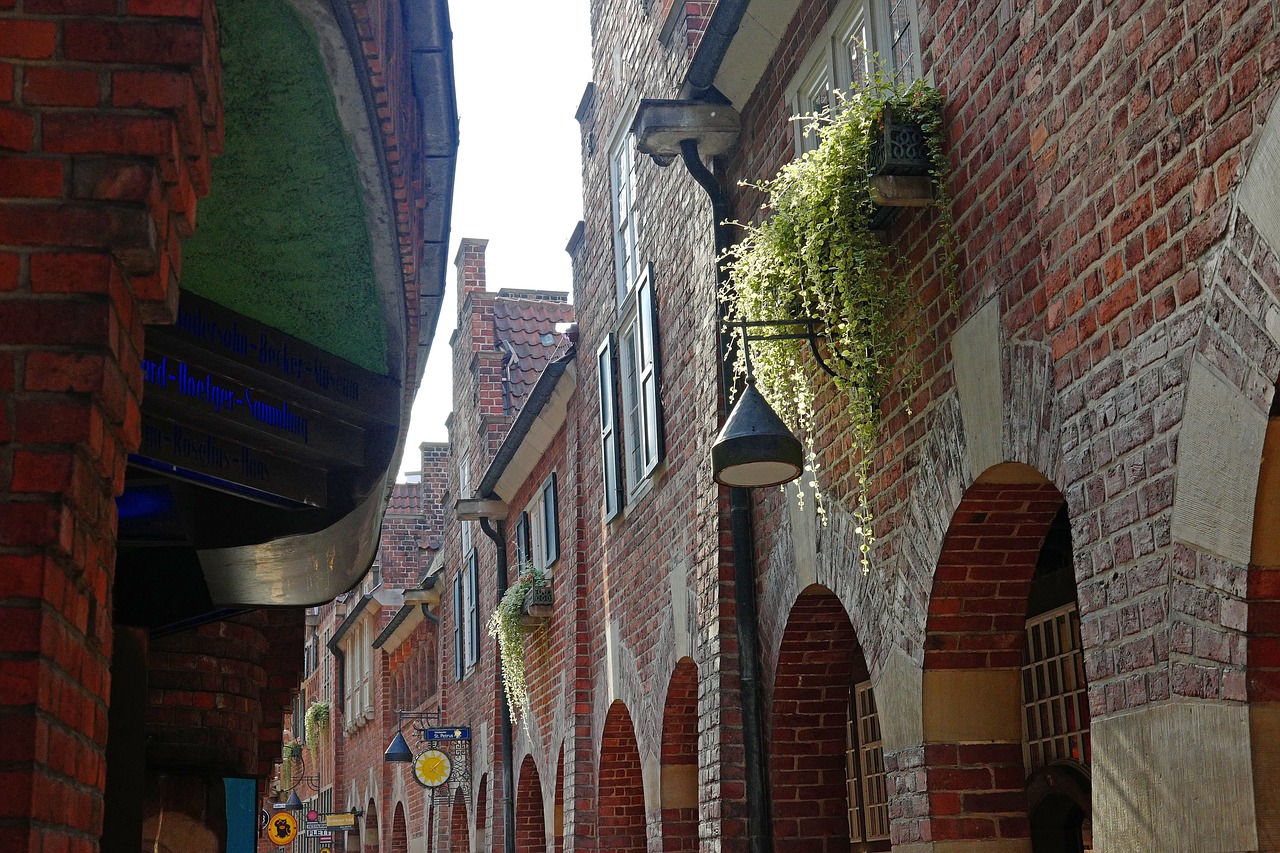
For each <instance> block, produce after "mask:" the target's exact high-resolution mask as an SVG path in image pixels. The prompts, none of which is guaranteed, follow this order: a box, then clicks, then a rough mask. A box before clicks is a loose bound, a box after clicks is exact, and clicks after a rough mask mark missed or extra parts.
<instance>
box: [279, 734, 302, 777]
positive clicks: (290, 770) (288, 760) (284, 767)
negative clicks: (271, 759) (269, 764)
mask: <svg viewBox="0 0 1280 853" xmlns="http://www.w3.org/2000/svg"><path fill="white" fill-rule="evenodd" d="M280 759H281V760H280V787H281V789H288V788H292V787H293V777H294V775H295V774H294V770H295V769H296V768H298V767H300V766H301V765H302V744H300V743H298V742H297V741H296V740H291V741H286V742H285V744H284V745H283V746H282V747H281V748H280Z"/></svg>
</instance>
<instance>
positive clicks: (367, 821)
mask: <svg viewBox="0 0 1280 853" xmlns="http://www.w3.org/2000/svg"><path fill="white" fill-rule="evenodd" d="M379 838H380V834H379V832H378V805H377V803H375V802H374V801H373V800H370V801H369V805H367V806H365V809H364V848H363V849H364V851H365V853H379V851H381V849H382V848H381V847H380V846H379V844H380V842H379Z"/></svg>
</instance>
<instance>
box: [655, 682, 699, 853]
mask: <svg viewBox="0 0 1280 853" xmlns="http://www.w3.org/2000/svg"><path fill="white" fill-rule="evenodd" d="M662 766H663V768H664V769H667V770H670V769H685V768H688V769H691V770H692V769H694V768H696V767H697V766H698V668H697V666H695V665H694V663H693V661H692V660H690V659H689V658H682V659H681V660H680V662H679V663H677V664H676V668H675V672H673V673H672V674H671V681H670V682H668V684H667V698H666V702H665V707H664V709H663V716H662ZM663 787H664V788H665V787H666V780H665V776H664V782H663ZM662 849H663V851H665V853H684V851H689V853H692V851H696V850H697V849H698V809H697V808H696V807H695V806H689V805H671V804H669V803H668V801H667V794H666V791H665V790H664V791H663V803H662Z"/></svg>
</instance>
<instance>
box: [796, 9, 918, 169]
mask: <svg viewBox="0 0 1280 853" xmlns="http://www.w3.org/2000/svg"><path fill="white" fill-rule="evenodd" d="M895 8H897V9H898V11H899V13H900V14H904V15H905V16H906V24H907V25H906V27H905V34H904V35H903V36H902V37H903V38H907V39H909V59H910V67H908V68H906V69H898V68H896V67H895V66H894V62H895V60H896V57H895V56H894V55H893V46H894V41H893V33H892V28H891V21H890V19H891V17H892V15H893V10H894V9H895ZM919 32H920V26H919V15H918V13H917V11H916V4H915V0H843V2H841V3H839V4H838V5H837V6H836V8H835V10H834V11H833V12H832V14H831V19H830V20H829V21H828V23H827V25H826V26H825V27H823V28H822V31H821V32H820V33H819V34H818V36H817V37H816V38H815V39H814V41H813V47H812V48H810V50H809V54H808V55H807V56H806V57H805V60H804V62H803V63H801V65H800V71H799V73H798V74H796V76H795V77H794V78H793V79H792V81H791V84H790V85H788V86H787V88H786V90H785V92H786V102H787V109H788V110H790V112H791V115H792V116H793V117H796V119H797V120H794V121H793V122H792V125H793V126H794V135H795V152H796V155H797V156H799V155H801V154H804V153H806V152H808V151H812V150H813V149H814V148H817V147H818V139H817V136H816V135H815V134H812V133H805V129H806V128H807V127H808V126H809V125H810V124H811V121H810V119H811V117H812V116H814V115H815V113H821V112H822V110H821V109H820V108H819V105H820V104H821V103H824V102H825V103H826V104H832V103H834V102H835V101H836V100H837V98H836V95H835V93H836V92H845V91H848V90H849V89H850V87H851V86H852V85H853V83H854V82H855V80H858V79H862V78H863V76H864V75H866V74H869V73H871V71H872V63H873V62H875V61H877V60H878V61H879V63H880V65H881V67H882V68H883V69H884V70H885V72H886V73H892V74H893V75H894V76H896V77H898V78H899V79H901V80H902V81H903V82H904V83H909V82H911V81H912V80H915V79H916V78H918V77H920V76H921V71H920V47H919ZM868 37H869V38H868ZM859 53H861V54H862V56H863V58H864V62H865V63H866V64H865V65H864V66H863V67H862V68H861V69H855V68H854V64H855V62H854V60H853V57H854V56H856V55H857V54H859ZM824 95H825V98H824V97H823V96H824Z"/></svg>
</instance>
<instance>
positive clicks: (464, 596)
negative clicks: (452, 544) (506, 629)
mask: <svg viewBox="0 0 1280 853" xmlns="http://www.w3.org/2000/svg"><path fill="white" fill-rule="evenodd" d="M458 493H459V494H461V495H464V496H465V495H470V494H471V477H470V466H469V465H468V460H467V459H466V458H465V457H464V458H463V460H462V465H461V466H460V467H459V469H458ZM473 524H474V522H471V521H464V522H462V570H461V571H460V572H459V573H458V575H457V576H456V577H455V578H454V614H455V615H454V656H455V660H454V670H455V676H456V677H457V678H459V679H460V678H462V677H463V676H464V675H465V674H466V673H467V672H470V671H471V668H472V667H474V666H475V665H476V661H477V660H478V659H479V658H480V611H479V607H478V605H479V599H480V556H479V554H478V553H477V551H476V545H475V539H474V531H473V530H472V525H473ZM459 655H460V657H459Z"/></svg>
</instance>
